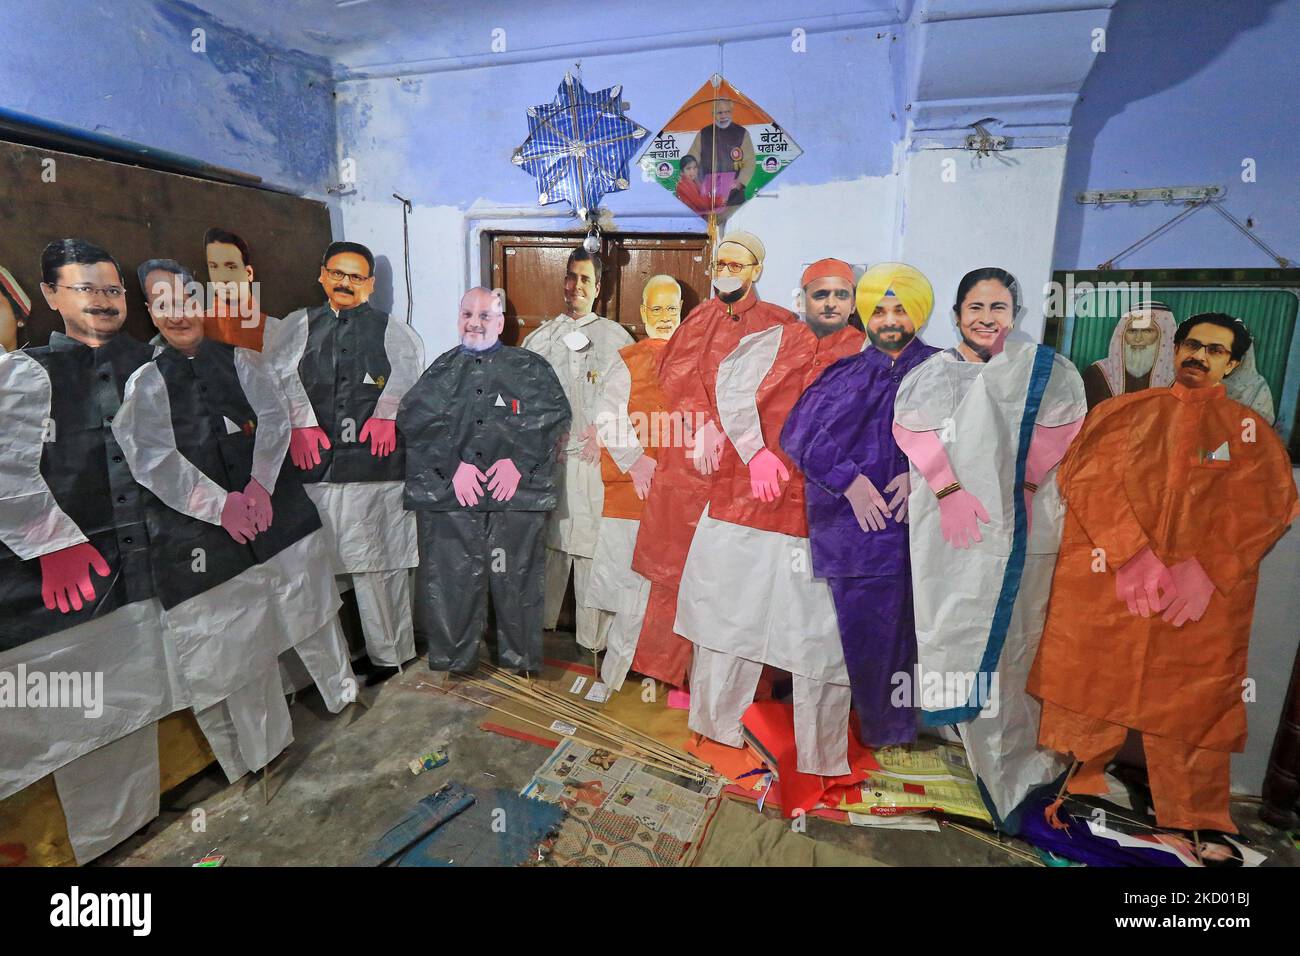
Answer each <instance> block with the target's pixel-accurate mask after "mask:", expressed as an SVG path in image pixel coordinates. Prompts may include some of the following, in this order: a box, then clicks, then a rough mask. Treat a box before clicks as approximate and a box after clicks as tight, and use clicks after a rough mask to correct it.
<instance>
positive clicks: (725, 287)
mask: <svg viewBox="0 0 1300 956" xmlns="http://www.w3.org/2000/svg"><path fill="white" fill-rule="evenodd" d="M762 274H763V263H761V262H759V261H758V260H757V259H755V258H754V254H753V253H752V252H750V251H749V250H748V249H746V248H745V247H744V246H742V245H741V244H740V243H738V242H723V243H722V244H721V245H720V246H718V252H717V254H716V255H715V256H714V259H713V288H715V289H717V290H718V291H719V292H720V293H722V294H723V295H731V294H733V293H739V296H738V298H743V297H744V296H745V294H746V293H747V292H749V289H750V287H751V286H753V284H754V283H755V282H757V281H758V277H759V276H760V275H762Z"/></svg>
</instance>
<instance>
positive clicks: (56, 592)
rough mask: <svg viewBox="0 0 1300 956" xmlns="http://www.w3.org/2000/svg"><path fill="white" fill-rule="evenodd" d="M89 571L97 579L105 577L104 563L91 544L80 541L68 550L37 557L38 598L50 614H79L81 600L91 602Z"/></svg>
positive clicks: (105, 567)
mask: <svg viewBox="0 0 1300 956" xmlns="http://www.w3.org/2000/svg"><path fill="white" fill-rule="evenodd" d="M90 568H94V569H95V573H96V574H98V575H99V576H100V577H101V578H106V577H108V572H109V567H108V562H107V561H105V560H104V556H103V555H102V554H100V553H99V551H98V550H97V549H96V548H95V546H94V545H93V544H91V543H90V542H88V541H83V542H82V543H81V544H74V545H72V547H70V548H63V549H61V550H59V551H53V552H51V553H50V554H43V555H41V597H42V598H43V599H44V601H45V606H46V607H47V608H49V609H50V610H51V611H53V610H54V608H55V606H56V605H57V607H58V609H59V611H60V612H61V613H63V614H67V613H68V612H69V611H80V610H81V608H82V598H85V599H86V600H87V601H93V600H94V599H95V586H94V584H92V583H91V580H90Z"/></svg>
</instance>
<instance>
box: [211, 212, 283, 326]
mask: <svg viewBox="0 0 1300 956" xmlns="http://www.w3.org/2000/svg"><path fill="white" fill-rule="evenodd" d="M203 254H204V257H205V258H206V260H207V263H208V281H209V282H210V283H211V284H212V309H211V311H209V312H208V314H207V316H206V317H205V318H204V322H203V334H204V337H206V338H208V339H212V340H213V341H216V342H225V343H226V344H227V345H234V346H238V347H239V348H244V349H252V350H253V351H254V352H260V351H262V344H263V338H264V336H265V331H266V324H267V320H268V319H270V316H267V315H264V314H263V313H262V307H261V305H259V304H258V301H257V294H256V293H255V292H254V291H253V289H254V275H255V274H254V272H253V260H252V253H251V252H249V249H248V243H247V242H245V241H244V240H243V239H242V238H240V237H239V236H237V235H235V233H233V232H230V231H228V230H225V229H217V228H215V227H213V228H212V229H209V230H208V231H207V232H206V233H205V234H204V236H203ZM272 321H274V320H272Z"/></svg>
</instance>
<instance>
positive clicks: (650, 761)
mask: <svg viewBox="0 0 1300 956" xmlns="http://www.w3.org/2000/svg"><path fill="white" fill-rule="evenodd" d="M439 689H440V690H442V692H443V693H444V694H450V695H451V696H452V697H459V698H460V699H461V700H467V701H469V702H470V703H471V704H478V705H479V706H480V707H486V708H487V709H488V710H493V711H496V712H497V713H499V714H505V715H506V716H508V717H513V718H514V719H515V720H518V721H520V722H521V723H525V724H528V725H530V726H532V727H538V728H540V729H542V730H547V731H550V732H551V733H558V731H556V730H555V729H554V728H552V727H549V726H547V725H546V724H539V723H538V722H537V721H535V720H529V719H528V718H527V717H520V716H519V715H518V714H514V713H511V712H510V711H508V710H506V709H505V708H502V707H497V706H495V705H493V704H489V703H488V702H487V701H483V700H477V699H475V698H473V697H469V696H467V695H466V694H458V693H456V692H455V691H454V690H446V689H443V688H439ZM560 736H562V737H565V738H566V739H569V740H576V741H577V742H578V743H581V744H586V745H587V746H589V747H596V748H598V749H600V750H612V751H613V752H614V753H616V754H618V755H619V756H620V757H626V758H628V759H629V760H633V761H636V762H637V763H647V764H653V765H655V766H658V767H659V769H660V770H667V771H669V772H671V773H678V774H681V775H683V776H689V777H698V778H699V779H703V775H697V774H695V773H693V772H691V771H687V770H685V769H683V768H678V767H674V766H671V765H666V764H662V763H660V761H658V760H657V759H654V758H650V757H643V756H638V755H636V754H632V753H628V752H627V751H624V750H621V749H619V748H618V747H617V746H613V747H607V746H606V745H604V744H602V743H600V742H599V741H595V740H590V739H588V738H585V737H579V736H578V735H577V734H561V735H560Z"/></svg>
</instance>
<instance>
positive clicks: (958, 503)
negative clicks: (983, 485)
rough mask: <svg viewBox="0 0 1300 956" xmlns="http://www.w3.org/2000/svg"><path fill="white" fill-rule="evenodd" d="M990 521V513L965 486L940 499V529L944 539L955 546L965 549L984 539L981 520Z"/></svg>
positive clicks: (986, 522)
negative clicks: (981, 533)
mask: <svg viewBox="0 0 1300 956" xmlns="http://www.w3.org/2000/svg"><path fill="white" fill-rule="evenodd" d="M981 521H982V522H984V523H985V524H988V523H989V513H988V512H987V511H985V510H984V505H983V504H981V503H980V500H979V499H978V498H976V497H975V496H974V495H972V494H971V493H970V492H969V491H967V490H966V489H965V488H958V489H957V490H956V491H954V492H953V493H952V494H949V495H944V496H943V497H942V498H940V499H939V529H940V530H941V531H942V532H943V537H944V540H945V541H947V542H948V543H949V544H950V545H952V546H953V547H954V548H957V549H959V550H965V549H966V548H969V547H970V546H971V545H972V544H973V543H975V542H976V541H983V540H984V538H983V537H981V535H980V526H979V523H980V522H981Z"/></svg>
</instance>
